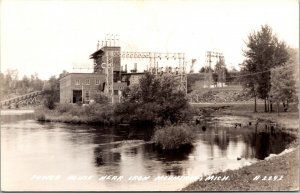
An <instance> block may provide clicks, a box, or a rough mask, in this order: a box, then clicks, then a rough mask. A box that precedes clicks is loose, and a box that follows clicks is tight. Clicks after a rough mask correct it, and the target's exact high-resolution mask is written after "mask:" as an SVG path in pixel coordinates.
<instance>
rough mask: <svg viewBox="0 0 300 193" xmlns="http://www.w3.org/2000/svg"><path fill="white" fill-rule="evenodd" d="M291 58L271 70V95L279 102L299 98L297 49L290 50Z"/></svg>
mask: <svg viewBox="0 0 300 193" xmlns="http://www.w3.org/2000/svg"><path fill="white" fill-rule="evenodd" d="M289 52H290V55H291V56H292V57H291V59H290V60H289V61H288V62H287V64H285V65H283V66H281V67H277V68H274V69H273V70H272V71H271V91H270V93H271V96H272V99H273V100H275V101H276V102H277V103H280V102H285V101H290V100H295V99H296V98H297V90H296V88H297V81H296V80H297V79H296V78H298V77H297V74H296V73H297V67H298V66H299V61H298V59H297V56H298V52H297V50H292V49H290V50H289Z"/></svg>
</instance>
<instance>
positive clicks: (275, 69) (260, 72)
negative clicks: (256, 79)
mask: <svg viewBox="0 0 300 193" xmlns="http://www.w3.org/2000/svg"><path fill="white" fill-rule="evenodd" d="M292 66H293V65H291V64H290V65H286V66H282V67H276V68H272V69H269V70H264V71H259V72H254V73H249V74H244V75H239V76H231V77H230V78H238V77H245V76H253V75H256V74H262V73H265V72H270V71H277V70H280V69H282V68H287V67H292Z"/></svg>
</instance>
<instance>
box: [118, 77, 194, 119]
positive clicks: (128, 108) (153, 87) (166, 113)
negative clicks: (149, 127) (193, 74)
mask: <svg viewBox="0 0 300 193" xmlns="http://www.w3.org/2000/svg"><path fill="white" fill-rule="evenodd" d="M177 82H178V81H177V80H175V79H174V77H171V76H161V77H156V76H154V75H152V74H149V73H147V74H145V75H144V77H142V78H141V79H140V82H139V83H140V84H139V85H133V86H131V87H129V88H127V89H125V91H124V93H123V97H124V102H123V103H121V104H119V105H117V107H116V109H115V116H116V117H117V119H118V120H126V121H128V122H139V123H142V122H147V123H149V122H151V123H155V124H164V123H165V122H171V123H176V122H180V121H184V120H186V119H187V114H188V113H187V112H188V109H189V105H188V102H187V98H186V96H185V93H184V92H183V91H180V90H179V89H178V88H179V85H178V83H177ZM129 113H130V115H129Z"/></svg>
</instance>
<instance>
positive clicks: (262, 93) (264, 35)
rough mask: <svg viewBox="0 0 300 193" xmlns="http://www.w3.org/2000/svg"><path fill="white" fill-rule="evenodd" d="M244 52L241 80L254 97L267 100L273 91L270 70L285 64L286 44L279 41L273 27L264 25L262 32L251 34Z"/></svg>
mask: <svg viewBox="0 0 300 193" xmlns="http://www.w3.org/2000/svg"><path fill="white" fill-rule="evenodd" d="M246 45H247V49H246V50H244V55H245V57H246V60H245V61H244V62H243V66H242V69H241V72H242V75H243V74H244V76H242V78H241V80H242V82H243V85H244V87H246V88H248V89H249V91H250V92H251V93H252V94H253V96H258V97H259V98H261V99H264V100H267V99H268V97H269V92H270V89H271V83H270V78H271V73H270V69H271V68H273V67H276V66H280V65H283V64H285V63H286V62H287V61H288V58H289V54H288V51H287V46H286V44H285V42H283V41H279V40H278V38H277V36H276V35H274V34H273V32H272V29H271V27H269V26H268V25H264V26H262V27H261V30H260V31H257V32H253V33H250V35H249V36H248V41H247V43H246Z"/></svg>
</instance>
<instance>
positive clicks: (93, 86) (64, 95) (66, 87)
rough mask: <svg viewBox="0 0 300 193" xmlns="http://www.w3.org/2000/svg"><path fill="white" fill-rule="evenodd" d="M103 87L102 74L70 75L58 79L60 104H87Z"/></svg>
mask: <svg viewBox="0 0 300 193" xmlns="http://www.w3.org/2000/svg"><path fill="white" fill-rule="evenodd" d="M104 86H105V75H104V74H95V73H70V74H68V75H66V76H65V77H63V78H61V79H60V103H77V102H87V101H89V100H90V99H91V96H93V95H94V94H96V92H101V91H103V88H104Z"/></svg>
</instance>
